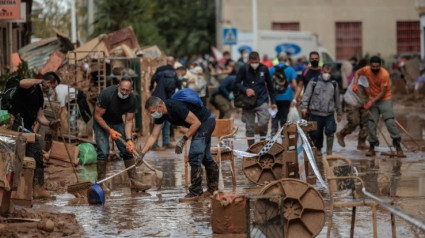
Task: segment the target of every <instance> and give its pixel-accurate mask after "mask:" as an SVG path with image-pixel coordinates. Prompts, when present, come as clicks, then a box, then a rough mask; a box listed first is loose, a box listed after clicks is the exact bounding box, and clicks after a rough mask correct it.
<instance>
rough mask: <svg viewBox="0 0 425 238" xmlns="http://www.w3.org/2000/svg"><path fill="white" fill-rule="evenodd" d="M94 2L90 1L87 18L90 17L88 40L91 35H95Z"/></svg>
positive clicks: (88, 20) (88, 21)
mask: <svg viewBox="0 0 425 238" xmlns="http://www.w3.org/2000/svg"><path fill="white" fill-rule="evenodd" d="M93 1H94V0H89V1H88V7H87V17H88V19H87V24H88V26H87V28H88V29H87V33H88V34H87V35H88V36H87V39H89V36H90V35H91V34H93V29H94V27H93V22H94V2H93Z"/></svg>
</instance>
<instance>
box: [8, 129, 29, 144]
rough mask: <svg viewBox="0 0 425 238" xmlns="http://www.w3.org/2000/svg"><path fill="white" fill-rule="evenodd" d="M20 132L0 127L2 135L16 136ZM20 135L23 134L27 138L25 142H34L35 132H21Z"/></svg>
mask: <svg viewBox="0 0 425 238" xmlns="http://www.w3.org/2000/svg"><path fill="white" fill-rule="evenodd" d="M20 133H21V132H17V131H12V130H8V129H5V128H3V127H0V134H3V135H9V136H18V135H19V134H20ZM22 136H24V137H25V138H26V139H27V141H26V142H27V143H34V142H35V133H22Z"/></svg>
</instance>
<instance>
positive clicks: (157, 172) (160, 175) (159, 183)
mask: <svg viewBox="0 0 425 238" xmlns="http://www.w3.org/2000/svg"><path fill="white" fill-rule="evenodd" d="M118 140H119V141H121V143H123V144H124V145H125V146H128V144H127V142H126V141H125V140H124V139H123V138H121V137H118ZM133 154H134V155H135V156H136V157H140V154H139V153H138V152H137V151H136V150H133ZM142 161H143V164H145V165H146V167H148V168H149V169H150V170H152V171H154V172H155V175H156V185H157V188H158V190H159V189H161V186H162V178H163V177H164V174H163V173H162V171H160V170H157V169H155V168H154V167H153V166H152V165H150V164H149V163H148V162H146V161H145V160H144V159H142Z"/></svg>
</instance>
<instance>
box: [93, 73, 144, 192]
mask: <svg viewBox="0 0 425 238" xmlns="http://www.w3.org/2000/svg"><path fill="white" fill-rule="evenodd" d="M132 90H133V86H132V81H131V79H130V78H123V79H121V82H120V83H119V85H112V86H109V87H107V88H105V89H104V90H103V91H102V92H101V93H100V95H99V98H98V99H97V103H96V108H95V112H94V122H93V130H94V133H95V136H96V144H97V147H98V148H99V151H98V153H97V180H98V181H99V180H102V179H104V178H105V176H106V162H107V159H108V155H109V135H110V136H111V138H112V139H113V140H114V141H115V143H116V145H117V147H118V150H119V151H120V155H121V157H122V158H123V160H124V164H125V167H126V168H128V167H130V166H132V165H133V164H134V163H135V160H134V158H133V155H132V152H133V150H134V144H133V141H132V140H131V131H132V129H133V118H134V113H136V108H137V107H136V106H137V102H136V96H135V95H134V94H133V93H132ZM124 114H125V123H124V122H123V120H122V115H124ZM122 135H124V136H125V140H126V141H127V146H125V145H124V144H123V143H121V141H119V140H117V139H118V137H121V136H122ZM127 173H128V177H129V178H130V182H131V189H132V190H136V191H145V190H148V189H149V188H151V186H149V185H145V184H142V183H141V182H140V181H138V180H139V179H138V176H137V172H136V168H132V169H130V170H127Z"/></svg>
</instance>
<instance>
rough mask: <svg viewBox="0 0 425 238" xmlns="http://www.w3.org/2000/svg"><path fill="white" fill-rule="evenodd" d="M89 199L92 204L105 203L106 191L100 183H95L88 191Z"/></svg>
mask: <svg viewBox="0 0 425 238" xmlns="http://www.w3.org/2000/svg"><path fill="white" fill-rule="evenodd" d="M87 199H88V201H89V204H90V205H103V204H104V203H105V193H104V192H103V189H102V186H100V184H98V183H95V184H93V185H92V186H91V187H90V189H89V190H88V191H87Z"/></svg>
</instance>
